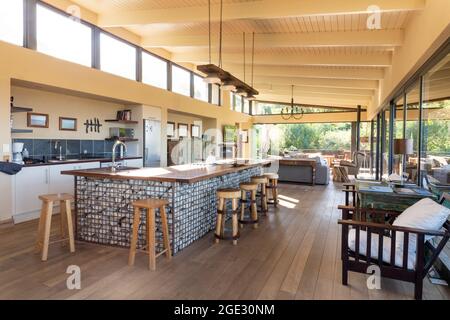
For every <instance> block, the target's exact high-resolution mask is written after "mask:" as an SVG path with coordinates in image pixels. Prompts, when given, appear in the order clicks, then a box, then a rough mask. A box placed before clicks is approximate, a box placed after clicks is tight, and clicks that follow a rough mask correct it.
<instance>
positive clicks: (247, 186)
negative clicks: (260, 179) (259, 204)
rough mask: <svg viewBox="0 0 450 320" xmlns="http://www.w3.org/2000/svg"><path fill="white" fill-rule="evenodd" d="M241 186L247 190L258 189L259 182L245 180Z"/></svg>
mask: <svg viewBox="0 0 450 320" xmlns="http://www.w3.org/2000/svg"><path fill="white" fill-rule="evenodd" d="M239 188H240V189H241V190H245V191H256V190H258V184H257V183H251V182H244V183H241V184H240V185H239Z"/></svg>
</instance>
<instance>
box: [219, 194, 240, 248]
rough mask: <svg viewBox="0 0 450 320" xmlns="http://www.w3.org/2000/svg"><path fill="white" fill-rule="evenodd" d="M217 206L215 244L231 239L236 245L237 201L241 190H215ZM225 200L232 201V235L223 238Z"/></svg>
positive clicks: (237, 233) (237, 231)
mask: <svg viewBox="0 0 450 320" xmlns="http://www.w3.org/2000/svg"><path fill="white" fill-rule="evenodd" d="M217 196H218V198H219V205H218V208H217V220H216V232H215V233H214V237H215V242H216V243H219V241H220V240H228V239H233V244H234V245H237V240H238V239H239V226H238V211H239V210H238V200H239V199H241V190H239V189H231V188H230V189H219V190H217ZM226 200H231V201H232V210H233V211H232V212H231V213H232V235H231V237H230V236H225V220H226Z"/></svg>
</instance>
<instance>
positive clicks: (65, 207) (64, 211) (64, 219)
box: [36, 193, 75, 261]
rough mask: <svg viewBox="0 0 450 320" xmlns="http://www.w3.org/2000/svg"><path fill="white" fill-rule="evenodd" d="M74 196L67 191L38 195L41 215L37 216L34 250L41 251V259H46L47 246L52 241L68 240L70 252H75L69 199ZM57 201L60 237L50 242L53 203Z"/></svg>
mask: <svg viewBox="0 0 450 320" xmlns="http://www.w3.org/2000/svg"><path fill="white" fill-rule="evenodd" d="M73 199H74V197H73V196H72V195H70V194H67V193H61V194H47V195H40V196H39V200H41V201H42V209H41V215H40V218H39V227H38V235H37V240H36V250H37V251H38V252H40V251H42V256H41V259H42V261H47V257H48V246H49V245H50V244H52V243H56V242H61V241H66V240H69V249H70V252H75V240H74V236H73V222H72V210H71V208H70V201H72V200H73ZM55 202H59V204H60V214H61V226H60V232H61V239H60V240H56V241H52V242H50V231H51V227H52V215H53V204H54V203H55Z"/></svg>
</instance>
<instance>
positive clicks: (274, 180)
mask: <svg viewBox="0 0 450 320" xmlns="http://www.w3.org/2000/svg"><path fill="white" fill-rule="evenodd" d="M263 176H265V177H267V179H268V180H269V183H268V184H267V186H266V189H270V192H271V194H272V198H269V199H267V203H268V204H273V206H274V207H275V208H276V207H278V179H279V176H278V174H276V173H265V174H263ZM267 193H268V192H267Z"/></svg>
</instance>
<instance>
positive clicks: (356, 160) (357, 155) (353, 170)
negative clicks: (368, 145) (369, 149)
mask: <svg viewBox="0 0 450 320" xmlns="http://www.w3.org/2000/svg"><path fill="white" fill-rule="evenodd" d="M365 158H366V154H365V153H364V152H361V151H356V152H354V153H353V159H352V161H347V160H341V161H340V162H339V165H340V166H341V167H347V172H348V174H349V175H353V176H355V178H356V177H357V176H358V173H359V168H360V167H361V164H362V163H363V162H364V159H365Z"/></svg>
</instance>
